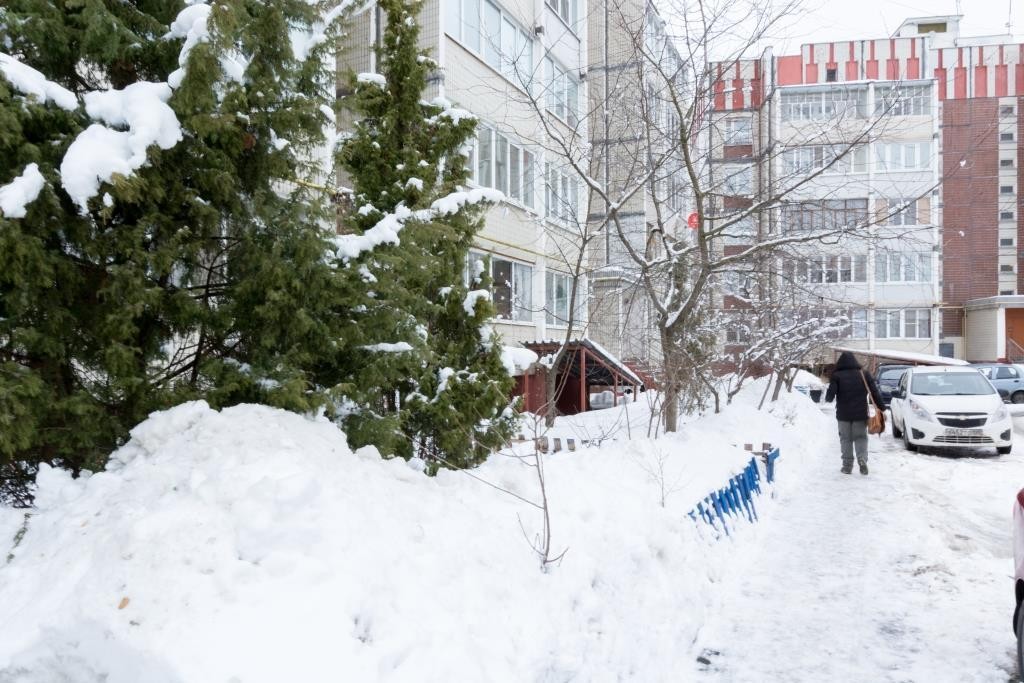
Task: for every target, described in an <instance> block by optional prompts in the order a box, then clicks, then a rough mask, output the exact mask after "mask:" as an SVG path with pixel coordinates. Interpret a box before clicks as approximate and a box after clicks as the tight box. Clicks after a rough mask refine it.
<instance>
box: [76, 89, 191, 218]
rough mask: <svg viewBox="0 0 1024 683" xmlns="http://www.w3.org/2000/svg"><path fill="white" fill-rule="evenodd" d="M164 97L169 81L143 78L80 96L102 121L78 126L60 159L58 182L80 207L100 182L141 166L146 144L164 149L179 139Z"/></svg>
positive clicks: (167, 95) (168, 92)
mask: <svg viewBox="0 0 1024 683" xmlns="http://www.w3.org/2000/svg"><path fill="white" fill-rule="evenodd" d="M170 97H171V88H170V86H169V85H167V84H166V83H149V82H146V81H141V82H139V83H132V84H131V85H129V86H128V87H127V88H125V89H124V90H106V91H102V92H93V93H88V94H87V95H86V96H85V110H86V112H87V113H88V114H89V116H91V117H92V118H94V119H97V120H99V121H102V122H104V123H106V124H107V125H106V126H105V125H101V124H98V123H97V124H93V125H91V126H89V127H88V128H86V129H85V130H84V131H82V132H81V133H80V134H79V135H78V137H76V138H75V141H74V142H72V143H71V146H70V147H68V151H67V152H66V153H65V155H64V160H63V161H62V162H61V165H60V175H61V185H62V186H63V187H64V189H65V190H66V191H67V193H68V195H69V196H70V197H71V199H72V200H73V201H74V202H75V203H76V204H77V205H78V206H79V207H80V208H81V209H82V211H83V212H85V211H86V210H87V209H88V206H87V202H88V201H89V199H91V198H92V197H95V196H96V194H97V193H98V192H99V187H100V183H101V182H107V181H109V180H110V179H111V178H112V177H113V176H114V174H115V173H120V174H122V175H131V174H132V173H134V172H135V171H136V170H138V169H139V168H141V167H142V166H144V165H145V163H146V160H147V159H146V150H147V149H148V148H149V146H150V145H157V146H159V147H160V148H161V149H170V148H172V147H174V146H175V145H176V144H178V142H179V141H181V139H182V134H181V125H180V124H179V123H178V117H176V116H175V115H174V111H173V110H172V109H171V108H170V107H169V106H168V105H167V101H168V100H169V99H170ZM107 126H117V127H127V128H128V130H127V131H122V130H115V129H114V128H109V127H107Z"/></svg>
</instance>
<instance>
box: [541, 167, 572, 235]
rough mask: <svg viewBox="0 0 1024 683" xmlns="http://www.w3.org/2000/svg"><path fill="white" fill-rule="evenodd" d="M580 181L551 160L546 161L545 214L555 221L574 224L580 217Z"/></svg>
mask: <svg viewBox="0 0 1024 683" xmlns="http://www.w3.org/2000/svg"><path fill="white" fill-rule="evenodd" d="M579 196H580V189H579V183H577V182H576V179H575V178H574V177H573V176H572V175H570V174H569V173H568V172H566V171H564V170H561V169H559V168H557V167H556V166H555V165H554V164H552V163H551V162H550V161H548V162H545V163H544V215H545V216H546V217H548V218H550V219H552V220H554V221H558V222H560V223H564V224H573V223H575V222H576V221H577V220H578V219H579V215H580V209H579Z"/></svg>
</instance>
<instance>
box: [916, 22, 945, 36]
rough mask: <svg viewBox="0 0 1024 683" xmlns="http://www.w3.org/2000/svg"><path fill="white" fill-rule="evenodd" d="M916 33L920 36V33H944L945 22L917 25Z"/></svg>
mask: <svg viewBox="0 0 1024 683" xmlns="http://www.w3.org/2000/svg"><path fill="white" fill-rule="evenodd" d="M917 32H918V34H921V33H945V32H946V22H944V21H941V22H938V21H937V22H933V23H930V24H918V25H917Z"/></svg>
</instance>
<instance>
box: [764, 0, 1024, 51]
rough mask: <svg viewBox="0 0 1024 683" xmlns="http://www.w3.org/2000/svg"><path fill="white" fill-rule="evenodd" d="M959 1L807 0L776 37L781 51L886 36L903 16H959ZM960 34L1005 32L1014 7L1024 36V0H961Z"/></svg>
mask: <svg viewBox="0 0 1024 683" xmlns="http://www.w3.org/2000/svg"><path fill="white" fill-rule="evenodd" d="M957 4H958V3H957V2H956V0H845V1H842V0H805V4H804V10H803V15H802V16H801V17H798V18H795V19H794V20H793V21H792V22H790V23H789V26H787V27H786V28H785V29H784V30H780V31H779V33H780V34H782V33H785V34H788V38H783V37H782V35H780V36H779V38H780V39H779V40H777V41H773V42H774V44H775V53H776V54H786V53H790V52H795V51H796V49H797V47H798V46H799V45H801V44H803V43H809V42H828V41H833V40H851V39H854V38H885V37H887V36H889V35H891V34H892V33H893V32H894V31H895V30H896V29H897V27H899V25H900V24H901V23H902V22H903V20H904V19H909V18H910V17H927V16H934V15H940V14H957ZM959 4H960V6H961V9H960V14H963V15H964V18H963V21H962V23H961V24H960V35H962V36H979V35H995V34H1005V33H1006V32H1007V30H1006V22H1007V17H1008V16H1009V12H1010V6H1011V4H1012V5H1013V32H1014V33H1015V34H1017V35H1020V34H1024V0H961V2H960V3H959Z"/></svg>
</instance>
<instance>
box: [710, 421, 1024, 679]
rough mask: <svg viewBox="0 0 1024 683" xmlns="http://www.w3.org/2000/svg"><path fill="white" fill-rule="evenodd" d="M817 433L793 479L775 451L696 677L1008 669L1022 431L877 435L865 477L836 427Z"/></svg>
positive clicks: (949, 674)
mask: <svg viewBox="0 0 1024 683" xmlns="http://www.w3.org/2000/svg"><path fill="white" fill-rule="evenodd" d="M823 440H824V441H825V442H826V443H825V445H823V446H822V449H821V453H820V458H817V459H815V458H810V459H808V460H807V465H805V466H806V467H807V468H808V470H807V472H806V473H805V474H806V476H804V477H802V482H801V483H799V484H797V485H794V486H790V487H787V486H786V482H787V479H790V477H792V474H787V473H786V471H785V469H784V468H785V466H786V464H787V463H785V461H783V462H782V463H781V466H782V467H783V470H782V472H781V474H780V477H781V481H780V486H781V487H782V488H781V489H780V491H779V494H778V495H779V498H780V501H779V502H780V504H779V505H777V506H774V507H773V509H772V510H771V513H770V516H769V517H768V518H766V519H765V520H764V523H763V525H762V528H761V529H760V532H761V533H759V534H757V536H758V539H759V541H758V543H757V545H758V547H751V548H749V549H740V550H741V552H742V553H743V555H744V557H743V560H742V561H741V563H740V565H741V566H740V567H739V568H736V569H734V570H731V571H730V573H729V575H728V577H727V578H726V579H725V581H724V584H725V585H723V586H721V590H722V592H723V595H724V600H723V604H722V606H721V609H720V610H718V611H717V612H716V617H715V619H714V620H713V621H712V622H710V623H707V624H706V625H705V627H704V629H702V632H701V636H700V638H699V641H698V647H697V654H700V653H701V652H702V651H704V652H705V656H706V657H707V658H708V659H709V660H710V662H711V663H710V665H708V666H707V667H706V673H704V674H702V675H701V680H707V681H729V682H730V683H740V682H747V681H750V682H754V681H758V682H764V681H772V682H773V683H782V682H787V681H794V682H796V681H801V682H802V681H807V682H810V681H815V682H821V681H850V682H860V681H871V682H872V683H876V682H877V683H881V682H890V681H891V682H894V683H895V682H900V683H903V682H911V681H912V682H922V681H929V682H930V683H936V682H943V681H949V682H950V683H952V682H954V681H955V682H958V683H964V682H966V681H978V682H982V681H984V682H985V683H992V682H993V681H1007V680H1012V673H1013V670H1014V663H1013V657H1014V648H1015V641H1014V639H1013V633H1012V631H1011V628H1010V621H1011V615H1012V611H1013V604H1012V600H1013V598H1012V595H1013V588H1012V585H1013V583H1012V576H1011V573H1012V561H1011V556H1012V545H1011V528H1010V515H1011V505H1012V501H1013V496H1014V495H1015V493H1016V491H1017V489H1018V488H1019V487H1021V486H1024V456H1022V455H1021V453H1022V452H1024V444H1022V443H1018V444H1017V447H1016V450H1017V453H1016V454H1014V455H1010V456H1006V457H1001V458H1000V457H995V456H992V457H986V458H948V457H939V456H935V455H921V454H915V453H909V452H907V451H905V450H903V448H902V447H901V446H900V445H898V444H897V443H896V442H894V441H893V440H892V437H891V436H888V435H886V436H885V437H883V438H882V439H881V440H879V439H878V438H877V437H871V441H870V449H871V459H870V467H871V474H870V475H869V476H867V477H864V476H861V475H859V474H857V473H856V470H854V474H853V475H843V474H840V472H839V466H840V460H839V456H838V439H837V438H836V437H835V436H831V435H830V436H829V437H828V438H827V439H823ZM1018 441H1020V439H1018ZM716 653H717V654H716Z"/></svg>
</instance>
